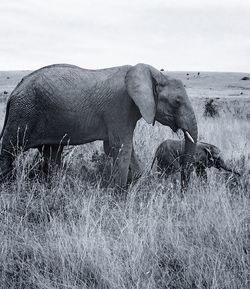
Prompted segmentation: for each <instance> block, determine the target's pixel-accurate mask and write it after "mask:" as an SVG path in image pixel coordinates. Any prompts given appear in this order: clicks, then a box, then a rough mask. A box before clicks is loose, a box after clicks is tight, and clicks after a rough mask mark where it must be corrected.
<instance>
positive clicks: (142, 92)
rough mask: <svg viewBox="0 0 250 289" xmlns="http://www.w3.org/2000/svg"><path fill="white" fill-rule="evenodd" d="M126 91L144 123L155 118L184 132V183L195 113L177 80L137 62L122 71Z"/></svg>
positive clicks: (193, 140) (193, 142)
mask: <svg viewBox="0 0 250 289" xmlns="http://www.w3.org/2000/svg"><path fill="white" fill-rule="evenodd" d="M126 87H127V91H128V94H129V95H130V97H131V98H132V99H133V101H134V102H135V104H136V105H137V107H138V108H139V110H140V112H141V115H142V117H143V118H144V119H145V120H146V122H147V123H149V124H151V123H154V122H155V120H157V121H159V122H160V123H161V124H163V125H167V126H169V127H170V128H171V129H172V130H173V131H174V132H176V131H177V130H178V129H181V130H182V131H183V132H184V135H185V152H184V156H183V159H182V184H183V185H184V186H186V185H187V182H188V179H189V175H190V172H191V169H189V164H190V163H192V162H193V155H194V153H195V148H196V142H197V133H198V129H197V122H196V118H195V114H194V111H193V108H192V105H191V103H190V100H189V98H188V96H187V93H186V90H185V88H184V86H183V84H182V82H181V81H180V80H177V79H171V78H169V77H167V76H166V75H164V74H163V73H161V72H160V71H158V70H157V69H155V68H154V67H152V66H150V65H146V64H137V65H135V66H133V67H131V68H130V69H129V71H128V72H127V75H126Z"/></svg>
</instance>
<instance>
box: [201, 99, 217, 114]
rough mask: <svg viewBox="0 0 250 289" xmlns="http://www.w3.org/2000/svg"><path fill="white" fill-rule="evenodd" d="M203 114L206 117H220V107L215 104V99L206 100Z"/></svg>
mask: <svg viewBox="0 0 250 289" xmlns="http://www.w3.org/2000/svg"><path fill="white" fill-rule="evenodd" d="M203 115H204V116H205V117H218V116H219V112H218V108H217V106H216V105H215V104H214V100H213V99H210V100H208V101H207V102H206V104H205V108H204V114H203Z"/></svg>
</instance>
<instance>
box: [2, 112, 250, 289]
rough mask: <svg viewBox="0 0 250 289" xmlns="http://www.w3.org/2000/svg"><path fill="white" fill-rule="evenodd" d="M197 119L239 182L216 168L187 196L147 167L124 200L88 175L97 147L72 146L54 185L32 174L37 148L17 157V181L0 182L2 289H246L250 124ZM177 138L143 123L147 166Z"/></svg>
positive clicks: (138, 140) (140, 132)
mask: <svg viewBox="0 0 250 289" xmlns="http://www.w3.org/2000/svg"><path fill="white" fill-rule="evenodd" d="M197 115H198V124H199V131H200V139H202V140H205V141H207V142H212V143H214V144H216V145H218V146H219V147H220V148H221V149H222V151H223V153H224V155H225V158H226V159H227V161H229V159H231V164H232V165H233V166H235V167H237V168H238V169H239V170H240V171H241V173H242V177H241V178H240V179H238V180H237V182H236V181H235V180H234V179H233V180H232V178H230V177H228V176H225V175H224V174H223V173H218V171H216V170H211V171H210V172H209V176H208V183H207V184H202V183H200V181H199V180H197V179H196V178H195V177H194V178H193V179H192V181H191V184H190V187H189V189H188V191H187V193H186V195H185V196H184V197H183V198H181V196H180V195H179V194H178V190H179V187H178V184H177V188H173V186H172V184H171V183H170V182H169V181H168V180H164V179H158V178H157V177H156V176H155V175H154V173H145V174H144V175H143V176H142V178H141V179H140V180H139V181H138V182H137V183H136V184H135V185H134V186H131V187H130V188H129V190H128V192H127V198H126V199H124V198H120V197H119V196H118V197H116V196H114V192H113V190H112V189H104V188H101V187H100V175H98V174H96V175H93V174H92V175H91V176H89V175H88V177H86V175H87V174H86V166H87V167H88V168H90V167H91V166H93V164H92V163H91V156H92V154H93V151H94V150H95V149H97V150H100V144H91V145H86V146H81V147H78V148H74V149H73V150H69V151H68V154H67V155H66V156H65V162H66V163H67V166H65V167H64V168H63V169H62V170H60V171H54V172H53V171H52V172H51V177H50V179H49V180H48V181H44V180H43V178H42V176H39V175H38V176H33V177H32V178H30V176H29V175H30V171H31V169H32V168H33V166H34V165H36V163H37V162H39V158H37V156H36V152H35V151H31V152H29V153H26V154H21V155H19V156H18V158H17V161H16V177H15V179H14V180H13V181H12V182H5V183H3V184H1V185H0V242H1V244H0V250H1V251H0V286H1V288H44V289H48V288H121V289H122V288H124V289H125V288H126V289H127V288H171V289H172V288H176V289H177V288H178V289H181V288H185V289H186V288H214V289H216V288H218V289H222V288H248V287H249V285H250V259H249V254H250V225H249V222H250V206H249V205H250V204H249V197H250V196H249V173H248V171H249V158H250V156H249V151H250V149H249V139H250V136H249V131H250V130H249V122H248V121H247V120H246V119H240V118H239V119H237V118H232V117H230V116H229V115H222V116H221V117H220V118H218V119H204V118H203V117H202V116H201V115H199V113H197ZM173 136H174V135H173V134H172V133H171V131H170V130H169V129H168V128H165V127H162V126H160V125H156V126H155V127H149V126H148V125H146V124H145V123H144V122H143V121H140V123H138V126H137V128H136V132H135V147H136V151H137V153H138V154H139V156H140V159H141V161H142V163H143V166H144V168H145V171H147V170H148V168H149V166H150V165H151V161H152V158H153V153H154V151H155V149H156V147H157V146H158V145H159V143H160V142H161V141H162V140H163V139H165V138H168V137H173ZM175 137H176V136H175ZM179 137H181V135H179ZM84 176H85V178H84ZM230 182H231V183H230ZM232 184H233V185H232Z"/></svg>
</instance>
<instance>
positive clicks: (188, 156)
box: [181, 112, 198, 189]
mask: <svg viewBox="0 0 250 289" xmlns="http://www.w3.org/2000/svg"><path fill="white" fill-rule="evenodd" d="M184 123H186V124H187V126H186V127H185V128H183V129H182V130H183V132H184V135H185V149H184V154H183V156H182V160H181V163H182V169H181V185H182V189H185V188H187V186H188V182H189V179H190V174H191V172H192V170H193V163H194V155H195V150H196V143H197V135H198V128H197V122H196V118H195V114H194V112H192V114H190V115H189V117H188V120H187V121H186V122H184Z"/></svg>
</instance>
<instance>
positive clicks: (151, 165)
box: [150, 154, 157, 170]
mask: <svg viewBox="0 0 250 289" xmlns="http://www.w3.org/2000/svg"><path fill="white" fill-rule="evenodd" d="M156 158H157V154H155V156H154V159H153V162H152V165H151V168H150V170H152V169H153V166H154V164H155V160H156Z"/></svg>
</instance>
